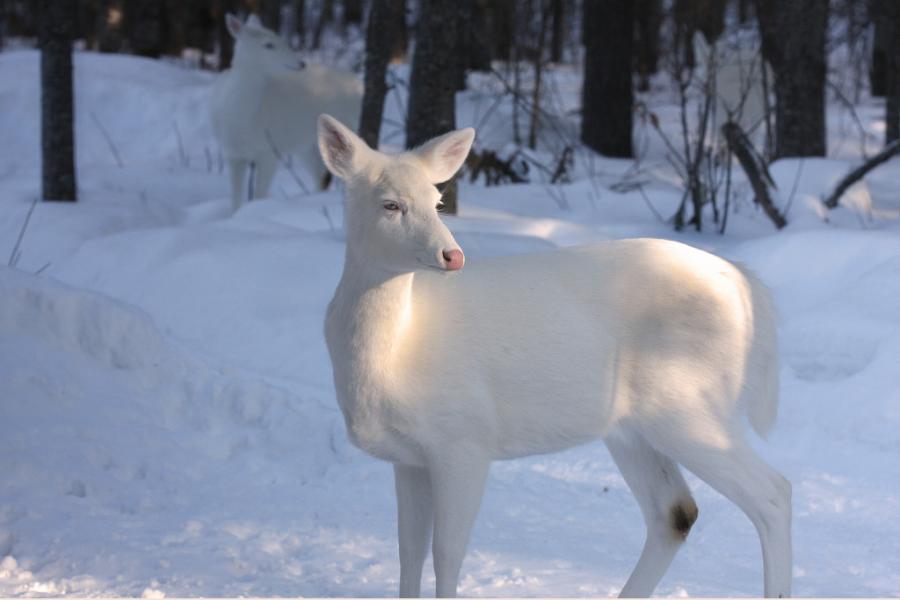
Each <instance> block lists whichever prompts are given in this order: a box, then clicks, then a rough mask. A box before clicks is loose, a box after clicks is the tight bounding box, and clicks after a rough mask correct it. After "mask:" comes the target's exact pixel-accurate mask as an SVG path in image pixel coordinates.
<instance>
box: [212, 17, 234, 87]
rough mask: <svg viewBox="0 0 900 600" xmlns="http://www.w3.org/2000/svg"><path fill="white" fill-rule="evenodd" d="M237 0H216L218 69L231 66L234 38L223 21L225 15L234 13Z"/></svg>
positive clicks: (221, 69) (222, 69)
mask: <svg viewBox="0 0 900 600" xmlns="http://www.w3.org/2000/svg"><path fill="white" fill-rule="evenodd" d="M236 10H237V0H217V2H216V11H215V13H214V18H215V19H216V45H217V46H218V47H219V65H218V67H219V70H220V71H224V70H225V69H229V68H231V59H232V58H233V57H234V40H233V39H232V37H231V34H230V33H229V32H228V25H227V24H226V23H225V15H227V14H235V12H236Z"/></svg>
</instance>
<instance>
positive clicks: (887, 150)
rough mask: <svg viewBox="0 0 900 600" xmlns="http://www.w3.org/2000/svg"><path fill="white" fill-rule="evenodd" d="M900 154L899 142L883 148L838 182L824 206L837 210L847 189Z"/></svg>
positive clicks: (895, 141) (896, 141)
mask: <svg viewBox="0 0 900 600" xmlns="http://www.w3.org/2000/svg"><path fill="white" fill-rule="evenodd" d="M896 154H900V140H894V141H893V142H891V143H890V144H888V145H887V146H885V147H884V149H883V150H882V151H881V152H879V153H878V154H876V155H875V156H873V157H872V158H870V159H869V160H867V161H866V162H864V163H863V164H861V165H860V166H858V167H856V168H855V169H853V170H852V171H850V172H849V173H847V174H846V175H845V176H844V178H843V179H841V180H840V182H838V184H837V187H835V188H834V191H833V192H831V194H830V195H829V196H828V198H826V199H825V201H824V204H825V206H826V207H827V208H837V205H838V202H839V201H840V199H841V196H843V195H844V192H846V191H847V189H848V188H849V187H850V186H851V185H853V184H854V183H856V182H857V181H859V180H860V179H862V178H863V177H864V176H865V175H866V173H868V172H869V171H871V170H872V169H874V168H875V167H877V166H878V165H880V164H882V163H885V162H887V161H889V160H890V159H891V157H892V156H894V155H896Z"/></svg>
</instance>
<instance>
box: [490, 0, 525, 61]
mask: <svg viewBox="0 0 900 600" xmlns="http://www.w3.org/2000/svg"><path fill="white" fill-rule="evenodd" d="M517 4H518V3H517V2H516V0H494V1H488V2H486V3H485V14H486V19H485V21H486V27H485V30H486V31H487V32H489V33H488V35H489V36H490V38H489V40H488V44H487V46H488V48H490V54H491V59H499V60H503V61H509V60H510V58H511V55H512V48H513V44H514V42H515V36H516V28H515V24H516V22H517V13H518V12H519V11H518V6H517Z"/></svg>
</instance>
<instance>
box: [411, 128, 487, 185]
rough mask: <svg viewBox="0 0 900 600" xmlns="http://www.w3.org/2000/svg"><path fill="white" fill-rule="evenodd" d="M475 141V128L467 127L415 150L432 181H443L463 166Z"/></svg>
mask: <svg viewBox="0 0 900 600" xmlns="http://www.w3.org/2000/svg"><path fill="white" fill-rule="evenodd" d="M473 141H475V130H474V129H472V128H471V127H467V128H465V129H460V130H457V131H451V132H450V133H445V134H444V135H442V136H439V137H436V138H434V139H433V140H431V141H428V142H425V143H424V144H423V145H422V146H420V147H419V148H417V149H416V150H414V151H413V152H414V153H415V154H416V155H417V156H418V157H419V158H421V159H422V161H423V162H424V163H425V167H426V169H427V170H428V175H429V179H430V180H431V183H435V184H437V183H443V182H445V181H448V180H449V179H450V178H451V177H453V175H454V174H455V173H456V172H457V171H458V170H459V168H460V167H461V166H462V164H463V161H465V160H466V157H467V156H468V155H469V150H470V149H471V148H472V142H473Z"/></svg>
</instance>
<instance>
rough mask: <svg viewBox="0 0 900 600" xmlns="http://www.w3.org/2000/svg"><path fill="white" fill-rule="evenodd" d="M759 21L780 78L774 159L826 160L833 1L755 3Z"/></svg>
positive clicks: (765, 0)
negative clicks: (830, 5)
mask: <svg viewBox="0 0 900 600" xmlns="http://www.w3.org/2000/svg"><path fill="white" fill-rule="evenodd" d="M756 15H757V18H758V19H759V26H760V32H761V34H762V50H763V56H764V57H765V58H766V60H768V61H769V64H771V65H772V70H773V71H774V72H775V157H776V158H782V157H786V156H825V150H826V144H825V69H826V58H825V32H826V28H827V25H828V0H791V2H782V1H780V0H756Z"/></svg>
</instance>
